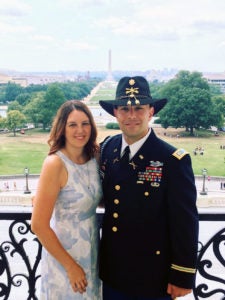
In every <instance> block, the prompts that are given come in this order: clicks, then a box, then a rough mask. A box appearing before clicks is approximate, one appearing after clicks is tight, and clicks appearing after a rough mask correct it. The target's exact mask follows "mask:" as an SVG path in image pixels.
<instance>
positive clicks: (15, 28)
mask: <svg viewBox="0 0 225 300" xmlns="http://www.w3.org/2000/svg"><path fill="white" fill-rule="evenodd" d="M32 31H33V28H32V26H25V25H13V24H8V23H5V22H0V34H3V35H7V34H8V33H17V34H18V33H21V34H23V33H29V32H32Z"/></svg>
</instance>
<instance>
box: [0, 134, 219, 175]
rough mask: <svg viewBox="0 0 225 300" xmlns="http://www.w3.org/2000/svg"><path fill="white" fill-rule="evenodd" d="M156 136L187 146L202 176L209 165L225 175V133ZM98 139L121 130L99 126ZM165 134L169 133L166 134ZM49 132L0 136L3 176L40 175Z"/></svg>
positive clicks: (213, 171)
mask: <svg viewBox="0 0 225 300" xmlns="http://www.w3.org/2000/svg"><path fill="white" fill-rule="evenodd" d="M154 130H155V132H156V133H157V135H158V136H159V137H160V138H162V139H164V140H165V141H167V142H169V143H171V144H173V145H174V146H176V147H178V148H185V149H186V150H187V151H189V153H190V154H191V157H192V164H193V169H194V173H195V175H201V170H202V169H203V168H206V169H207V170H208V175H210V176H225V149H220V146H221V145H225V134H222V133H221V134H220V136H214V135H213V134H212V133H209V134H205V135H204V136H203V137H177V136H178V135H179V136H181V135H182V134H183V132H182V131H181V130H175V129H167V130H165V129H162V128H154ZM98 132H99V135H98V141H102V140H103V139H104V138H105V137H106V136H108V135H114V134H117V133H119V132H120V131H119V130H107V129H105V128H99V130H98ZM165 133H166V135H165ZM48 135H49V133H48V132H47V133H43V132H40V131H36V130H32V131H27V132H26V133H25V135H21V134H19V133H18V134H17V136H16V137H13V136H12V134H7V135H0V175H14V174H23V170H24V168H25V167H28V168H29V169H30V173H31V174H39V173H40V170H41V165H42V162H43V160H44V158H45V156H46V155H47V153H48V149H49V148H48V145H47V140H48ZM197 146H198V147H202V148H204V155H200V154H197V155H194V154H193V150H194V149H195V148H196V147H197Z"/></svg>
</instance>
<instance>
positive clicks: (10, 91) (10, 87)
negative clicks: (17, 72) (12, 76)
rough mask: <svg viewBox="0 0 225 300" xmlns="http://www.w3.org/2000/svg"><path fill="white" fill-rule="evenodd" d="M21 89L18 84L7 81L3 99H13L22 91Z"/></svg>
mask: <svg viewBox="0 0 225 300" xmlns="http://www.w3.org/2000/svg"><path fill="white" fill-rule="evenodd" d="M22 91H23V88H22V87H21V86H20V85H19V84H16V83H14V82H9V83H8V84H7V86H6V89H5V101H6V102H7V101H8V102H10V101H14V100H15V99H16V97H17V96H18V95H19V94H21V93H22Z"/></svg>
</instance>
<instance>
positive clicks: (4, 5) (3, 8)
mask: <svg viewBox="0 0 225 300" xmlns="http://www.w3.org/2000/svg"><path fill="white" fill-rule="evenodd" d="M30 11H31V7H30V6H29V5H27V4H26V3H24V2H23V1H21V0H1V5H0V15H2V16H7V17H21V16H24V15H27V14H28V13H29V12H30Z"/></svg>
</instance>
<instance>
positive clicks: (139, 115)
mask: <svg viewBox="0 0 225 300" xmlns="http://www.w3.org/2000/svg"><path fill="white" fill-rule="evenodd" d="M153 114H154V108H153V107H150V106H149V105H148V104H146V105H134V106H131V105H128V106H118V107H117V108H115V109H114V115H115V117H116V118H117V121H118V123H119V126H120V129H121V130H122V132H123V133H124V137H125V140H126V141H127V142H128V144H133V143H135V142H137V141H138V140H140V139H141V138H142V137H144V136H145V135H146V134H147V132H148V128H149V125H148V124H149V121H150V120H151V118H152V116H153Z"/></svg>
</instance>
